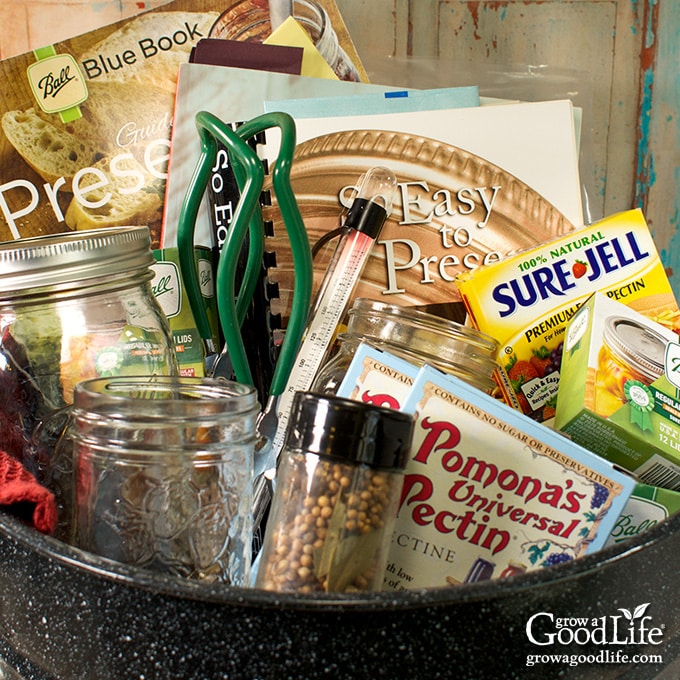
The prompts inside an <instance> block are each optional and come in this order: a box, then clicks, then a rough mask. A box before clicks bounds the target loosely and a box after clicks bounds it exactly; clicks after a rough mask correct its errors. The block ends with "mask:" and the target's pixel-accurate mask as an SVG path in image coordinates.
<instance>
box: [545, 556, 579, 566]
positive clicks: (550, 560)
mask: <svg viewBox="0 0 680 680" xmlns="http://www.w3.org/2000/svg"><path fill="white" fill-rule="evenodd" d="M573 559H574V558H573V557H571V556H570V555H567V554H566V553H550V555H548V556H547V557H546V558H545V560H544V561H543V566H545V567H550V566H552V565H553V564H562V562H571V560H573Z"/></svg>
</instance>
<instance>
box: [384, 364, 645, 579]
mask: <svg viewBox="0 0 680 680" xmlns="http://www.w3.org/2000/svg"><path fill="white" fill-rule="evenodd" d="M402 410H404V411H406V412H407V413H414V414H415V417H416V427H415V434H414V440H413V445H412V448H411V452H410V454H409V461H408V463H407V466H406V470H405V477H404V486H403V491H402V495H401V502H400V508H399V514H398V518H397V524H396V527H395V531H394V534H393V539H392V544H391V548H390V554H389V561H388V567H387V571H386V573H385V587H386V588H387V589H389V590H401V589H404V588H408V589H411V588H421V587H436V586H444V585H447V584H456V583H462V582H469V581H475V580H480V579H488V578H496V577H498V576H500V575H502V574H503V572H505V573H506V574H507V573H508V572H507V571H506V569H507V567H508V566H509V565H511V564H512V565H513V566H512V567H511V568H514V569H518V570H525V571H528V570H532V569H537V568H540V567H544V566H549V565H552V564H557V563H559V562H565V561H569V560H572V559H575V558H578V557H580V556H582V555H585V554H587V553H590V552H593V551H595V550H597V549H599V548H601V547H602V545H603V544H604V541H605V540H606V538H607V536H608V535H609V532H610V530H611V528H612V526H613V523H614V521H615V520H616V519H617V517H618V516H619V514H620V512H621V510H622V508H623V506H624V504H625V502H626V500H627V499H628V497H629V495H630V493H631V492H632V489H633V487H634V485H635V480H634V479H633V478H632V477H631V476H629V475H627V474H625V473H624V472H622V471H619V470H617V469H615V468H614V466H613V465H611V464H610V463H609V462H607V461H605V460H604V459H602V458H600V457H599V456H596V455H595V454H593V453H591V452H590V451H588V450H586V449H585V448H583V447H581V446H579V445H578V444H575V443H574V442H571V441H570V440H569V439H568V438H566V437H564V436H563V435H561V434H560V433H558V432H555V431H554V430H552V429H550V428H548V427H546V426H545V425H542V424H540V423H537V422H536V421H534V420H532V419H531V418H529V417H527V416H525V415H524V414H522V413H519V412H518V411H517V410H516V409H513V408H511V407H509V406H507V405H506V404H504V403H502V402H501V401H499V400H497V399H494V398H493V397H491V396H489V395H487V394H485V393H484V392H482V391H481V390H478V389H476V388H474V387H471V386H469V385H467V384H466V383H465V382H464V381H462V380H460V379H459V378H456V377H455V376H451V375H445V374H443V373H441V372H439V371H437V370H436V369H433V368H432V367H429V366H426V367H424V368H422V369H421V370H420V372H419V374H418V377H417V378H416V380H415V382H414V384H413V387H412V389H411V392H410V394H409V397H408V399H407V400H406V402H405V404H404V407H403V409H402Z"/></svg>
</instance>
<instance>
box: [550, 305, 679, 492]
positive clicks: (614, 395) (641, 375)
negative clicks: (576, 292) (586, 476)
mask: <svg viewBox="0 0 680 680" xmlns="http://www.w3.org/2000/svg"><path fill="white" fill-rule="evenodd" d="M678 340H679V338H678V335H677V334H676V333H674V332H672V331H670V330H668V329H667V328H665V327H664V326H663V325H661V324H658V323H654V322H653V321H651V320H650V319H648V318H647V317H645V316H643V315H642V314H639V313H637V312H635V311H634V310H632V309H630V308H629V307H627V306H626V305H623V304H621V303H620V302H616V301H615V300H611V299H609V298H608V297H606V296H605V295H602V294H595V295H593V296H592V297H591V298H590V299H589V300H588V301H587V302H586V303H585V304H584V305H583V306H582V307H581V309H579V311H578V313H577V314H575V315H574V317H573V318H572V320H571V321H570V323H569V325H568V326H567V332H566V335H565V340H564V352H563V356H562V374H561V377H560V388H559V392H558V396H557V413H556V415H555V427H556V428H557V429H559V430H561V431H562V432H564V433H566V434H567V435H568V436H569V437H570V438H571V439H572V440H574V441H575V442H578V443H580V444H582V445H583V446H585V447H587V448H588V449H590V450H591V451H593V452H594V453H596V454H597V455H599V456H602V457H604V458H606V459H607V460H609V461H611V462H613V463H615V464H616V465H619V466H620V467H622V468H624V469H626V470H629V471H631V472H633V473H634V474H635V475H636V476H637V477H638V478H639V480H640V481H642V482H644V483H646V484H651V485H654V486H659V487H665V488H668V489H675V490H680V371H679V370H678V367H679V366H680V344H679V343H678Z"/></svg>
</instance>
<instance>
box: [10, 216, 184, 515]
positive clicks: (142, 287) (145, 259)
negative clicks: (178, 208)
mask: <svg viewBox="0 0 680 680" xmlns="http://www.w3.org/2000/svg"><path fill="white" fill-rule="evenodd" d="M153 264H154V258H153V252H152V251H151V237H150V234H149V229H148V228H147V227H111V228H106V229H93V230H90V231H81V232H69V233H64V234H55V235H50V236H39V237H35V238H26V239H19V240H16V241H8V242H5V243H0V394H3V395H4V398H3V399H1V400H0V429H1V430H2V432H3V434H4V441H3V445H4V447H5V451H7V452H8V453H10V454H11V455H13V456H14V457H15V458H17V459H18V460H20V461H21V462H22V463H23V465H24V466H25V467H26V468H27V469H28V470H29V471H30V472H32V473H33V474H34V475H35V476H36V477H37V478H38V480H39V481H40V482H42V483H43V484H45V485H46V486H48V487H49V488H50V489H51V490H52V491H53V492H54V493H55V495H56V496H57V502H58V504H59V510H60V512H59V515H60V526H62V527H63V526H65V525H67V524H68V522H69V520H68V512H69V509H68V508H67V507H66V504H67V502H68V501H67V499H68V498H70V494H71V472H72V465H71V457H70V454H69V451H68V447H61V449H60V457H59V458H58V459H57V458H56V457H55V453H56V449H55V445H56V442H57V440H58V439H59V437H60V436H61V429H62V426H63V424H64V419H63V418H60V417H58V413H59V410H60V409H63V408H65V407H67V406H68V405H69V404H71V403H72V401H73V389H74V387H75V385H76V383H77V382H78V381H80V380H84V379H86V378H96V377H100V376H113V375H121V374H134V375H174V374H177V373H178V367H177V359H176V356H175V351H174V345H173V342H172V337H171V334H170V329H169V326H168V322H167V319H166V317H165V315H164V314H163V311H162V310H161V308H160V306H159V304H158V302H157V301H156V298H155V297H154V295H153V292H152V290H151V280H152V279H153V270H152V269H151V266H152V265H153ZM55 413H56V414H57V415H55ZM45 421H48V422H45ZM38 429H39V432H38ZM37 435H39V437H38V436H37Z"/></svg>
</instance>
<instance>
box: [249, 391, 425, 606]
mask: <svg viewBox="0 0 680 680" xmlns="http://www.w3.org/2000/svg"><path fill="white" fill-rule="evenodd" d="M413 427H414V423H413V417H412V416H411V415H408V414H406V413H402V412H400V411H395V410H392V409H388V408H383V407H378V406H372V405H369V404H364V403H361V402H358V401H353V400H350V399H345V398H341V397H337V396H335V395H321V394H316V393H312V392H297V393H296V394H295V397H294V400H293V407H292V411H291V416H290V420H289V422H288V427H287V429H286V434H285V439H284V446H283V450H282V453H281V457H280V462H279V469H278V471H277V475H276V490H275V492H274V498H273V500H272V506H271V511H270V516H269V521H268V522H267V529H266V533H265V537H264V541H263V547H262V553H261V557H260V564H259V569H258V573H257V579H256V583H255V585H256V587H258V588H263V589H265V590H274V591H288V592H291V591H292V592H299V593H319V592H334V593H343V592H345V593H346V592H355V591H377V590H381V589H382V582H383V573H384V570H385V566H386V561H387V553H388V549H389V544H390V540H391V537H392V529H393V526H394V521H395V519H396V515H397V510H398V505H399V498H400V494H401V489H402V485H403V470H404V467H405V465H406V460H407V456H408V452H409V448H410V445H411V440H412V438H413Z"/></svg>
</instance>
